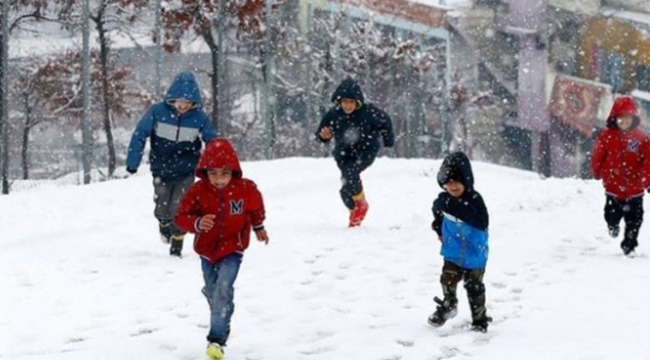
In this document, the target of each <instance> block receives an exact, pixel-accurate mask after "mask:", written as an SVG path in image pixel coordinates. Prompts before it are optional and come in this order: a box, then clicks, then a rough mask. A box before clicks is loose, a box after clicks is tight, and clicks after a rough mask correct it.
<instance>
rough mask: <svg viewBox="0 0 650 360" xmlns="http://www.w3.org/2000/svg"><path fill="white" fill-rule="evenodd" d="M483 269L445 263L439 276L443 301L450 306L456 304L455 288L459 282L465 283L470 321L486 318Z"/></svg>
mask: <svg viewBox="0 0 650 360" xmlns="http://www.w3.org/2000/svg"><path fill="white" fill-rule="evenodd" d="M483 274H485V269H466V268H462V267H460V266H458V265H456V264H454V263H452V262H449V261H445V263H444V265H443V266H442V275H440V284H441V285H442V293H443V294H444V296H445V299H444V301H445V302H446V303H448V304H450V305H452V306H456V305H457V304H458V297H456V288H457V287H458V283H459V282H460V281H461V280H464V281H465V290H466V291H467V299H468V300H469V308H470V310H471V311H472V320H473V321H477V320H482V319H484V318H485V317H486V313H487V311H486V308H485V285H484V284H483Z"/></svg>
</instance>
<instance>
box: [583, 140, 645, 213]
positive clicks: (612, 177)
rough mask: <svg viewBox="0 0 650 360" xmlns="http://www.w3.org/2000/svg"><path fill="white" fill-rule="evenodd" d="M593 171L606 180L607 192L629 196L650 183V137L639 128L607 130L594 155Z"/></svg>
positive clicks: (641, 193)
mask: <svg viewBox="0 0 650 360" xmlns="http://www.w3.org/2000/svg"><path fill="white" fill-rule="evenodd" d="M591 172H592V174H593V175H594V178H596V179H602V180H603V186H604V187H605V192H607V193H608V194H610V195H613V196H615V197H616V198H617V199H621V200H628V199H631V198H633V197H636V196H640V195H643V191H644V190H645V189H647V188H649V187H650V139H648V136H647V135H646V134H644V133H643V132H642V131H641V130H639V129H636V128H635V129H632V130H630V131H628V132H622V131H621V130H620V129H618V128H607V129H605V130H603V131H602V132H601V133H600V134H599V135H598V138H597V139H596V144H595V145H594V149H593V153H592V156H591Z"/></svg>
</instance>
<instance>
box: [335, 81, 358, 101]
mask: <svg viewBox="0 0 650 360" xmlns="http://www.w3.org/2000/svg"><path fill="white" fill-rule="evenodd" d="M341 99H354V100H357V101H358V102H359V103H361V104H363V103H364V97H363V91H361V86H359V84H358V83H357V82H356V81H355V80H354V79H352V78H346V79H345V80H343V81H342V82H341V83H340V84H339V86H337V87H336V90H334V93H333V94H332V102H334V103H338V102H339V101H341Z"/></svg>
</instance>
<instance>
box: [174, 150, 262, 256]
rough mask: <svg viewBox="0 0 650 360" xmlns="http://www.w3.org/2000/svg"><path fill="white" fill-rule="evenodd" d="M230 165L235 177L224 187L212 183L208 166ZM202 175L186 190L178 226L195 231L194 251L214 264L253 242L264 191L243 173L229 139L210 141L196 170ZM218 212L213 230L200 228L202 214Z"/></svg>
mask: <svg viewBox="0 0 650 360" xmlns="http://www.w3.org/2000/svg"><path fill="white" fill-rule="evenodd" d="M223 168H226V169H230V170H232V173H233V174H232V180H230V182H229V183H228V185H226V186H225V187H224V188H223V189H219V188H217V187H216V186H214V185H212V184H211V183H210V180H209V179H208V175H207V170H208V169H223ZM195 174H196V176H198V177H199V178H200V180H199V181H197V182H196V183H194V184H193V185H192V186H191V187H190V188H189V189H188V190H187V193H185V196H184V197H183V200H182V201H181V204H180V206H179V208H178V211H177V213H176V217H175V218H174V220H175V221H176V224H177V225H178V227H180V228H181V229H183V230H185V231H189V232H192V233H195V234H196V236H195V238H194V251H196V252H197V253H198V254H199V255H200V256H201V257H203V258H205V259H207V260H208V261H210V263H212V264H214V263H216V262H217V261H218V260H219V259H221V258H223V257H225V256H228V255H230V254H232V253H234V252H243V251H244V250H246V248H247V247H248V244H249V242H250V233H251V227H254V228H260V227H262V224H263V222H264V218H265V212H264V202H263V200H262V194H261V193H260V192H259V190H258V189H257V186H256V185H255V183H254V182H252V181H250V180H248V179H244V178H243V177H242V170H241V167H240V165H239V159H238V158H237V153H236V152H235V149H233V147H232V145H230V143H229V142H228V140H226V139H223V138H218V139H214V140H212V141H210V142H209V143H208V144H207V145H206V148H205V151H204V152H203V154H202V155H201V158H200V159H199V164H198V165H197V167H196V170H195ZM208 214H214V215H216V217H215V219H214V222H215V224H214V227H213V228H212V229H211V230H210V231H201V230H199V229H198V224H199V221H200V220H201V217H202V216H204V215H208Z"/></svg>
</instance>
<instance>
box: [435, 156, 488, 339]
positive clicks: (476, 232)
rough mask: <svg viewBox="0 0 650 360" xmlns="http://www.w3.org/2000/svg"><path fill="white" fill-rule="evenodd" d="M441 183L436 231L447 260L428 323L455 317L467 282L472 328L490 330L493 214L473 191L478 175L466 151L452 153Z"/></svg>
mask: <svg viewBox="0 0 650 360" xmlns="http://www.w3.org/2000/svg"><path fill="white" fill-rule="evenodd" d="M437 180H438V185H440V187H442V188H443V189H444V190H445V191H443V192H441V193H440V194H439V195H438V198H437V199H436V200H435V201H434V202H433V209H432V210H433V216H434V221H433V224H432V227H433V230H434V231H435V232H436V234H438V239H439V240H440V241H441V242H442V246H441V249H440V254H441V255H442V256H443V258H444V264H443V266H442V275H441V276H440V284H441V285H442V293H443V295H444V300H440V299H439V298H437V297H436V298H434V301H435V302H436V303H437V304H438V306H437V308H436V311H435V312H434V313H433V314H431V316H430V317H429V324H430V325H432V326H436V327H438V326H442V325H443V324H444V323H445V322H446V321H447V320H448V319H450V318H452V317H454V316H456V314H457V312H458V311H457V304H458V298H457V297H456V287H457V285H458V283H459V282H460V281H461V280H464V281H465V290H467V298H468V300H469V306H470V309H471V312H472V329H473V330H476V331H480V332H486V331H487V328H488V322H489V320H490V319H489V317H488V316H487V314H486V309H485V285H484V284H483V274H484V273H485V265H486V263H487V257H488V222H489V216H488V211H487V208H486V207H485V203H484V202H483V198H482V197H481V194H479V193H478V192H477V191H476V190H474V175H473V174H472V168H471V165H470V162H469V159H468V158H467V155H465V154H464V153H462V152H455V153H452V154H449V155H448V156H447V157H446V158H445V159H444V160H443V162H442V165H441V166H440V171H439V172H438V179H437Z"/></svg>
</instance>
